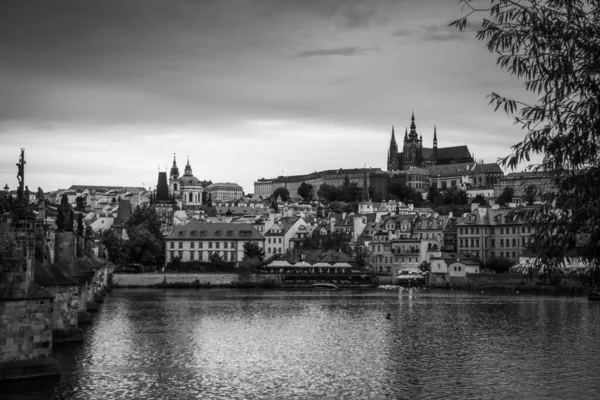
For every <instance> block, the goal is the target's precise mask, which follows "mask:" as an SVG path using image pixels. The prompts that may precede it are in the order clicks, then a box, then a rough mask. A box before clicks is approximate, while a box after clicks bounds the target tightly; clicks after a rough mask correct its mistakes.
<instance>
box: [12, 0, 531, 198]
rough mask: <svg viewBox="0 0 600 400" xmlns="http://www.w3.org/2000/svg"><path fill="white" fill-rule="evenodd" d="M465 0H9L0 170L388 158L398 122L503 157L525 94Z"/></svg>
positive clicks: (326, 164) (92, 176)
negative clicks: (460, 26)
mask: <svg viewBox="0 0 600 400" xmlns="http://www.w3.org/2000/svg"><path fill="white" fill-rule="evenodd" d="M461 14H462V10H461V5H460V4H459V3H458V1H457V0H301V1H298V0H169V1H164V0H102V1H100V0H90V1H81V0H35V1H34V0H4V1H2V2H1V3H0V60H1V62H0V185H1V186H2V187H3V186H4V185H5V184H8V186H9V187H10V188H11V189H14V188H15V187H16V185H17V179H16V173H17V167H16V165H15V164H16V163H17V161H18V158H19V154H20V149H21V148H25V158H26V161H27V164H26V170H25V171H26V177H25V181H26V184H27V185H28V186H29V188H30V190H32V191H35V190H36V189H37V187H41V188H42V189H43V190H44V191H50V190H55V189H59V188H67V187H69V186H70V185H72V184H77V185H115V186H144V187H154V186H155V185H156V183H157V179H158V173H157V172H158V171H159V170H160V171H165V170H167V171H168V169H170V167H171V164H172V162H173V157H174V154H176V156H177V161H178V166H179V168H180V172H181V173H183V168H184V166H185V164H186V161H187V157H188V156H189V162H190V165H191V167H192V169H193V173H194V175H195V176H196V177H197V178H199V179H201V180H205V179H206V180H212V181H213V182H236V183H238V184H240V185H242V187H243V188H244V190H245V192H246V193H252V192H253V191H254V188H253V182H254V181H255V180H257V179H259V178H271V177H276V176H278V175H282V174H284V175H295V174H305V173H310V172H314V171H319V170H325V169H337V168H361V167H363V166H365V165H366V166H367V167H373V168H382V169H384V170H385V168H386V162H387V150H388V146H389V142H390V135H391V129H392V125H393V126H395V131H396V135H397V139H400V140H401V138H402V137H403V134H404V129H405V127H406V126H409V125H410V117H411V113H412V112H414V115H415V120H416V126H417V131H418V132H419V133H420V134H422V135H423V141H424V145H426V146H427V147H432V140H433V129H434V125H435V126H436V127H437V136H438V146H439V147H446V146H457V145H464V144H467V145H468V146H469V149H470V150H471V152H472V153H474V154H475V157H476V159H483V160H484V162H495V161H496V160H497V159H498V157H502V156H506V155H508V154H509V153H510V146H511V145H513V144H515V143H517V142H519V141H520V140H521V139H522V138H523V135H524V133H523V132H522V131H521V130H519V128H517V127H514V126H513V124H512V121H511V120H510V119H509V118H508V117H507V116H506V115H505V114H504V113H502V112H500V111H498V112H494V110H493V107H491V106H489V105H488V101H487V99H486V96H487V95H488V94H490V93H491V92H493V91H495V92H499V93H501V94H504V95H509V96H513V97H518V96H524V95H525V93H524V92H523V89H522V83H521V82H519V81H518V80H516V79H515V78H513V77H511V76H509V75H508V74H507V73H506V72H505V71H502V70H500V68H499V67H498V66H497V65H496V58H495V56H494V55H493V54H490V53H489V52H488V51H487V50H486V48H485V43H484V42H481V41H478V40H477V39H476V37H475V34H476V28H477V25H478V23H477V22H476V20H474V19H473V20H470V23H469V25H468V29H467V30H466V31H465V32H459V31H458V30H456V29H455V28H450V27H448V23H449V22H450V21H452V20H454V19H456V18H458V17H460V16H461Z"/></svg>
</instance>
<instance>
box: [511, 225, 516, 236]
mask: <svg viewBox="0 0 600 400" xmlns="http://www.w3.org/2000/svg"><path fill="white" fill-rule="evenodd" d="M516 231H517V228H516V227H515V226H513V228H512V233H513V235H514V234H515V233H517V232H516Z"/></svg>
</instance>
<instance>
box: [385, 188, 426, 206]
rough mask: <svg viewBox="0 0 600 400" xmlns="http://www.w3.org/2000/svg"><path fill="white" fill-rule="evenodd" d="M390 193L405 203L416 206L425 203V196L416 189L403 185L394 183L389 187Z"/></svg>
mask: <svg viewBox="0 0 600 400" xmlns="http://www.w3.org/2000/svg"><path fill="white" fill-rule="evenodd" d="M389 193H390V195H392V196H393V197H395V198H397V199H398V200H400V201H401V202H403V203H406V204H408V203H412V204H414V205H415V206H418V205H421V204H422V203H423V196H421V193H419V192H417V190H416V189H414V188H412V187H410V186H408V185H406V184H404V183H402V182H393V183H391V184H390V186H389Z"/></svg>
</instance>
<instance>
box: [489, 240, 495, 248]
mask: <svg viewBox="0 0 600 400" xmlns="http://www.w3.org/2000/svg"><path fill="white" fill-rule="evenodd" d="M495 246H496V240H495V239H492V242H491V244H490V247H495Z"/></svg>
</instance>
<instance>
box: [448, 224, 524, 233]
mask: <svg viewBox="0 0 600 400" xmlns="http://www.w3.org/2000/svg"><path fill="white" fill-rule="evenodd" d="M488 232H489V233H492V234H495V229H494V227H490V228H489V231H488V228H485V233H488ZM458 233H459V234H461V235H468V234H471V235H478V234H479V228H475V227H471V228H458ZM517 233H519V228H518V227H516V226H513V227H512V234H513V235H516V234H517ZM521 233H531V227H530V226H527V227H526V226H521ZM500 234H501V235H504V234H506V235H510V234H511V227H508V226H507V227H500Z"/></svg>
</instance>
